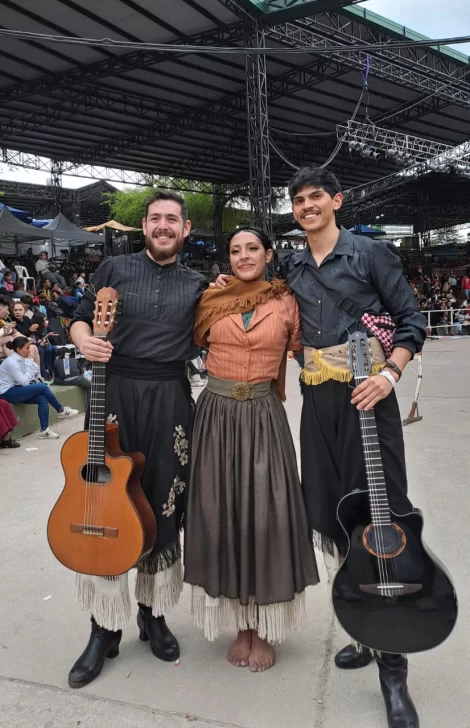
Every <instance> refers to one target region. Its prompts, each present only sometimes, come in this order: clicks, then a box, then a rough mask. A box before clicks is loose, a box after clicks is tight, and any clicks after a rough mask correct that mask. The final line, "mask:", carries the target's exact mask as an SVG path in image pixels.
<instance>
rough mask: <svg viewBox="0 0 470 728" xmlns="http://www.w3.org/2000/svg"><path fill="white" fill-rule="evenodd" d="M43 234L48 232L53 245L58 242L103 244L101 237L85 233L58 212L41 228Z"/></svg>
mask: <svg viewBox="0 0 470 728" xmlns="http://www.w3.org/2000/svg"><path fill="white" fill-rule="evenodd" d="M42 231H43V232H46V233H47V232H48V233H49V237H51V238H52V240H53V241H54V243H56V244H59V242H60V241H64V242H66V243H67V242H68V243H70V244H72V245H73V244H74V243H75V244H77V243H82V244H93V243H94V244H95V245H100V244H103V243H104V238H103V236H102V235H96V234H95V233H90V232H87V231H86V230H83V228H80V227H78V226H77V225H74V224H73V222H70V220H68V219H67V218H66V217H65V215H64V214H63V213H62V212H59V214H58V215H57V217H55V218H54V220H52V222H50V223H49V224H48V225H46V226H45V227H44V228H42Z"/></svg>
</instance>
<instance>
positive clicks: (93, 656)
mask: <svg viewBox="0 0 470 728" xmlns="http://www.w3.org/2000/svg"><path fill="white" fill-rule="evenodd" d="M121 637H122V631H121V630H119V632H111V631H110V630H109V629H105V628H104V627H100V626H99V625H98V624H96V622H95V620H94V619H93V617H92V618H91V635H90V639H89V641H88V644H87V646H86V647H85V651H84V652H83V654H82V655H80V657H79V658H78V660H77V662H76V663H75V665H74V666H73V667H72V669H71V670H70V672H69V685H70V687H71V688H83V687H84V686H85V685H88V683H91V682H92V681H93V680H94V679H95V678H96V677H98V675H99V674H100V672H101V670H102V669H103V664H104V661H105V659H106V658H107V657H109V658H110V659H113V658H114V657H117V656H118V655H119V643H120V642H121Z"/></svg>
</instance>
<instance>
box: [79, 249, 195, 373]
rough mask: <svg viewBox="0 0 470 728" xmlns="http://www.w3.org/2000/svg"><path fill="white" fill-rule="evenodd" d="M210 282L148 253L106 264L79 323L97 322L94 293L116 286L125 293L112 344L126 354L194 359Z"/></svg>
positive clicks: (165, 359)
mask: <svg viewBox="0 0 470 728" xmlns="http://www.w3.org/2000/svg"><path fill="white" fill-rule="evenodd" d="M207 285H208V284H207V281H206V279H205V278H204V277H203V276H202V275H201V274H200V273H197V272H196V271H192V270H189V268H185V266H183V265H181V264H180V263H178V262H175V263H170V264H169V265H159V263H155V262H154V261H153V260H152V259H151V258H149V256H148V255H147V253H146V251H145V250H143V251H142V252H140V253H135V254H132V255H119V256H116V257H115V258H107V259H106V260H104V261H103V262H102V263H101V265H100V267H99V268H98V270H97V271H96V273H95V274H94V275H93V278H92V285H91V290H87V292H86V293H85V294H84V295H83V296H82V298H81V301H80V303H79V305H78V307H77V310H76V312H75V315H74V318H73V323H75V321H86V323H88V324H89V325H90V326H92V324H93V314H94V307H95V296H94V293H93V291H94V290H96V291H98V290H99V289H100V288H104V287H106V286H111V287H112V288H115V289H116V290H117V291H118V293H119V302H120V314H119V315H118V317H117V320H116V325H115V327H114V330H113V331H112V332H111V334H110V336H109V340H110V341H111V343H112V344H113V346H114V351H115V353H116V354H119V355H120V356H128V357H133V358H134V359H150V360H152V361H156V362H171V361H188V360H189V359H192V358H193V357H194V356H196V354H197V348H196V347H194V345H193V320H194V313H195V310H196V304H197V302H198V301H199V298H200V297H201V295H202V292H203V291H204V290H205V289H206V288H207Z"/></svg>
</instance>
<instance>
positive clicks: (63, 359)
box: [54, 349, 91, 430]
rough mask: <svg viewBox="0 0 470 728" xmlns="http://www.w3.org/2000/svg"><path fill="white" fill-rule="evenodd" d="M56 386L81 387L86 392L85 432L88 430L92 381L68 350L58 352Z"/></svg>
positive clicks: (55, 366) (55, 372) (55, 363)
mask: <svg viewBox="0 0 470 728" xmlns="http://www.w3.org/2000/svg"><path fill="white" fill-rule="evenodd" d="M54 384H57V385H59V386H62V387H70V386H74V387H80V388H81V389H84V390H85V395H86V416H85V430H87V429H88V420H89V416H90V394H91V380H90V378H89V377H88V376H86V375H85V374H84V373H83V371H82V368H81V367H80V364H79V362H78V361H77V359H76V358H75V357H74V356H71V355H70V351H69V350H68V349H59V350H58V354H57V359H56V360H55V362H54Z"/></svg>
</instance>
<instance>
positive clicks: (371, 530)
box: [362, 523, 406, 559]
mask: <svg viewBox="0 0 470 728" xmlns="http://www.w3.org/2000/svg"><path fill="white" fill-rule="evenodd" d="M362 540H363V543H364V546H365V547H366V549H367V550H368V551H369V553H371V554H373V555H374V556H377V557H379V558H383V559H391V558H393V557H395V556H398V555H399V554H401V553H402V551H403V550H404V548H405V546H406V536H405V533H404V532H403V530H402V529H401V528H400V526H398V524H396V523H392V524H391V525H390V526H380V527H376V526H374V525H373V524H372V523H371V524H370V525H369V526H367V528H366V529H365V530H364V533H363V537H362Z"/></svg>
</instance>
